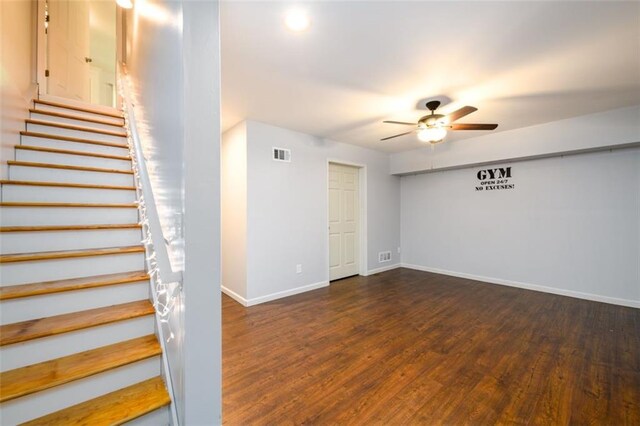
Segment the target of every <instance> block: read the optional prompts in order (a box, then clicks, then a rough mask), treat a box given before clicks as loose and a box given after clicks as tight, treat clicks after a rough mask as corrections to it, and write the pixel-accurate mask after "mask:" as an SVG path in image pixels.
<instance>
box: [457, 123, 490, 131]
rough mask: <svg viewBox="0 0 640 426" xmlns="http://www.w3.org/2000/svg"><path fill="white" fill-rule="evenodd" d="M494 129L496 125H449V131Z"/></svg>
mask: <svg viewBox="0 0 640 426" xmlns="http://www.w3.org/2000/svg"><path fill="white" fill-rule="evenodd" d="M496 127H498V125H497V124H471V123H458V124H455V123H454V124H452V125H451V130H494V129H495V128H496Z"/></svg>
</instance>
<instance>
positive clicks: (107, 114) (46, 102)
mask: <svg viewBox="0 0 640 426" xmlns="http://www.w3.org/2000/svg"><path fill="white" fill-rule="evenodd" d="M33 102H34V103H35V104H42V105H49V106H52V107H58V108H66V109H72V110H75V111H82V112H88V113H91V114H99V115H106V116H107V117H115V118H124V117H123V116H122V114H120V113H115V112H113V113H110V112H106V111H96V110H94V109H90V108H82V107H79V106H75V105H68V104H63V103H60V102H52V101H45V100H42V99H34V100H33Z"/></svg>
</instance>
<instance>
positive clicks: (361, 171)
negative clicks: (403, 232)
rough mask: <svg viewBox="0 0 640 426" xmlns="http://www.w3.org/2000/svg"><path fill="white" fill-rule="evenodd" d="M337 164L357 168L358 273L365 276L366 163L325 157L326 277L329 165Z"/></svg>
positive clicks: (328, 274) (328, 256)
mask: <svg viewBox="0 0 640 426" xmlns="http://www.w3.org/2000/svg"><path fill="white" fill-rule="evenodd" d="M331 163H333V164H339V165H343V166H349V167H355V168H357V169H358V192H359V193H358V198H359V207H358V208H359V210H360V212H359V213H360V227H359V229H358V234H359V240H360V241H359V243H360V247H359V254H358V257H359V259H358V261H359V265H358V269H359V270H358V274H359V275H363V276H367V273H368V272H367V268H368V253H369V252H368V241H367V233H368V228H367V165H366V164H361V163H354V162H352V161H345V160H339V159H336V158H327V168H326V175H325V178H324V181H325V184H326V185H327V187H326V188H327V191H326V196H327V198H326V200H327V216H326V219H327V220H326V221H325V223H326V229H325V244H326V246H325V253H326V254H327V264H326V271H327V279H330V266H329V262H330V260H329V259H330V258H331V254H330V253H329V165H330V164H331Z"/></svg>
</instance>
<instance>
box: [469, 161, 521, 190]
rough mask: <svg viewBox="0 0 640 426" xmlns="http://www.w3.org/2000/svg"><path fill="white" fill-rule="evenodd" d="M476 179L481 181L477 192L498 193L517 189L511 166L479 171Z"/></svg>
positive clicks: (477, 186)
mask: <svg viewBox="0 0 640 426" xmlns="http://www.w3.org/2000/svg"><path fill="white" fill-rule="evenodd" d="M476 177H477V178H478V180H479V181H480V185H476V191H496V190H503V189H514V188H515V183H513V179H512V176H511V166H509V167H499V168H496V169H483V170H478V173H476Z"/></svg>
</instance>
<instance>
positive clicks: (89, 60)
mask: <svg viewBox="0 0 640 426" xmlns="http://www.w3.org/2000/svg"><path fill="white" fill-rule="evenodd" d="M84 61H85V62H87V63H89V62H93V59H91V58H88V57H86V56H85V57H84Z"/></svg>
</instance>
